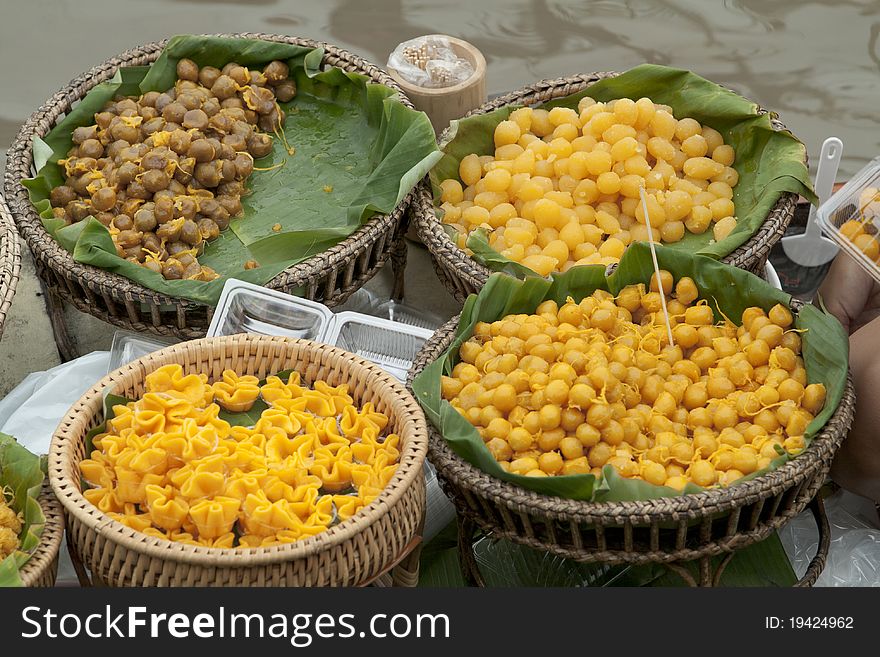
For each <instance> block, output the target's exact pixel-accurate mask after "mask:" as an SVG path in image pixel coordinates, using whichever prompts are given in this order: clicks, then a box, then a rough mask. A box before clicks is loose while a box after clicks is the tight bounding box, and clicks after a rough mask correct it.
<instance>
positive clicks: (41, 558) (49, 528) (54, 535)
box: [19, 480, 64, 587]
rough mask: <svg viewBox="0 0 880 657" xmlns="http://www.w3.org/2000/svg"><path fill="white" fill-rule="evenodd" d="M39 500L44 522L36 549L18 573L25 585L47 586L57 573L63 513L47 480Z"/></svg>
mask: <svg viewBox="0 0 880 657" xmlns="http://www.w3.org/2000/svg"><path fill="white" fill-rule="evenodd" d="M39 502H40V507H42V509H43V515H44V516H45V517H46V524H45V526H44V527H43V533H42V535H41V536H40V543H39V545H37V549H36V550H35V551H34V553H33V554H32V555H31V558H30V559H28V560H27V562H26V563H25V564H24V566H23V567H22V569H21V571H20V572H19V575H20V576H21V581H22V584H24V585H25V586H34V587H37V586H39V587H49V586H54V585H55V577H56V576H57V575H58V551H59V549H60V548H61V537H62V536H63V535H64V513H63V512H62V510H61V505H60V504H59V503H58V500H57V499H56V498H55V494H54V493H53V492H52V489H51V488H50V486H49V482H48V480H46V482H45V483H44V485H43V490H42V492H41V493H40V497H39Z"/></svg>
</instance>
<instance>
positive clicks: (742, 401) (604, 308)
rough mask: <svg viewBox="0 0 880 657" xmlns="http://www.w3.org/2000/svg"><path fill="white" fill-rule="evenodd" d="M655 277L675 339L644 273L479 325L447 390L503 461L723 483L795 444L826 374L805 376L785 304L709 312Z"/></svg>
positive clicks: (654, 479)
mask: <svg viewBox="0 0 880 657" xmlns="http://www.w3.org/2000/svg"><path fill="white" fill-rule="evenodd" d="M660 278H661V283H662V285H663V290H664V292H665V293H666V294H667V295H673V294H674V296H667V299H668V304H667V307H668V311H669V314H670V320H671V323H672V333H673V339H674V341H675V345H674V346H670V345H669V340H668V337H667V328H666V325H665V323H664V319H663V314H662V312H661V298H660V294H659V289H660V288H659V286H658V284H657V278H656V276H654V277H653V282H652V286H651V289H650V290H646V289H645V286H644V285H642V284H639V285H630V286H628V287H626V288H624V289H623V290H621V292H620V294H618V296H617V297H614V296H612V295H611V294H610V293H608V292H606V291H603V290H597V291H596V292H594V293H593V294H592V295H590V296H588V297H586V298H584V299H583V300H582V301H580V302H579V303H576V302H575V301H574V300H572V299H571V298H569V299H568V300H567V301H566V302H565V303H564V304H562V305H561V306H559V305H557V303H556V302H554V301H545V302H543V303H542V304H541V305H539V306H538V308H537V309H536V311H535V313H534V314H532V315H527V314H520V315H508V316H506V317H504V318H502V319H500V320H498V321H495V322H492V323H486V322H480V323H478V324H476V326H475V328H474V335H473V337H471V338H470V339H469V340H467V341H466V342H464V343H463V344H462V345H461V348H460V351H459V356H460V361H459V362H458V363H457V364H456V365H455V367H454V368H453V370H452V373H451V374H452V376H450V377H445V376H444V377H443V378H442V380H441V381H442V382H441V387H442V395H443V398H444V399H446V400H447V401H449V403H450V404H451V405H452V406H453V408H455V410H457V411H458V412H459V413H460V414H462V415H463V416H464V417H465V418H466V419H467V420H468V421H469V422H470V423H471V424H473V425H474V426H475V427H476V428H477V430H478V432H479V434H480V436H481V437H482V439H483V441H484V442H485V445H486V447H487V448H488V449H489V451H490V452H491V454H492V455H493V456H494V458H495V459H496V460H497V461H498V462H499V464H500V465H501V467H502V468H503V469H504V470H505V471H507V472H511V473H515V474H519V475H526V476H530V477H546V476H554V475H575V474H588V473H592V474H594V475H596V476H597V477H601V476H602V468H603V467H604V466H608V465H610V466H613V467H614V468H615V469H616V470H617V472H618V473H619V474H620V475H621V476H623V477H625V478H628V479H642V480H644V481H647V482H649V483H652V484H655V485H665V486H669V487H671V488H674V489H676V490H682V489H683V488H684V487H685V485H686V484H688V483H689V482H693V483H694V484H696V485H698V486H703V487H711V486H724V485H727V484H730V483H732V482H734V481H736V480H737V479H739V478H741V477H743V476H745V475H748V474H751V473H753V472H756V471H758V470H762V469H764V468H766V467H767V466H768V465H769V464H770V462H771V461H772V460H773V459H774V458H776V457H778V456H780V455H782V454H783V453H786V452H787V453H788V454H791V455H795V454H798V453H799V452H800V451H802V450H803V449H804V446H805V443H804V431H805V430H806V428H807V425H808V424H809V423H810V422H811V421H812V419H813V417H814V416H815V415H816V414H817V413H818V412H819V411H820V410H821V409H822V407H823V406H824V403H825V387H824V386H823V385H822V384H821V383H814V384H810V385H807V372H806V369H805V365H804V361H803V358H802V357H801V337H800V335H799V333H798V331H797V330H796V329H793V328H792V324H793V318H792V315H791V312H790V311H789V310H788V309H787V308H785V307H783V306H782V305H776V306H774V307H773V308H771V309H770V311H769V312H766V313H765V312H764V310H762V309H761V308H757V307H754V308H748V309H747V310H745V311H744V312H743V315H742V325H741V326H737V325H736V324H734V323H733V322H732V321H730V320H729V319H725V320H724V321H722V322H720V323H716V321H715V317H714V315H713V312H712V308H711V307H710V306H709V305H708V304H707V303H706V302H705V301H702V300H700V301H698V297H699V292H698V290H697V287H696V285H695V284H694V281H693V280H692V279H690V278H687V277H683V278H681V279H679V280H678V281H677V283H675V284H674V285H673V277H672V276H671V275H670V274H669V272H666V271H661V276H660Z"/></svg>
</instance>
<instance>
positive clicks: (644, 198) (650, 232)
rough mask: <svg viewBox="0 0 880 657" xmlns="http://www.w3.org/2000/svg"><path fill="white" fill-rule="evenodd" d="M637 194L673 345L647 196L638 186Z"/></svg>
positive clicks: (673, 344)
mask: <svg viewBox="0 0 880 657" xmlns="http://www.w3.org/2000/svg"><path fill="white" fill-rule="evenodd" d="M639 196H640V197H641V199H642V212H643V213H644V215H645V226H646V227H647V229H648V246H649V247H650V249H651V260H652V261H653V262H654V276H656V277H657V289H658V290H659V291H660V306H661V307H662V308H663V319H664V320H666V331H667V333H668V336H669V346H671V347H672V346H675V341H674V340H673V339H672V324H671V323H670V321H669V311H668V310H666V293H665V292H664V291H663V282H662V281H661V280H660V265H659V264H658V263H657V251H656V250H655V249H654V231H653V229H652V228H651V222H650V221H649V220H648V197H647V195H646V194H645V188H644V187H639Z"/></svg>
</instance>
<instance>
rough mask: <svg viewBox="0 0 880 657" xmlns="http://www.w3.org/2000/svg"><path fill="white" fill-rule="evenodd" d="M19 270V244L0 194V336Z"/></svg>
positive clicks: (13, 225)
mask: <svg viewBox="0 0 880 657" xmlns="http://www.w3.org/2000/svg"><path fill="white" fill-rule="evenodd" d="M20 271H21V245H20V244H19V242H18V233H16V232H15V224H14V223H13V222H12V215H10V214H9V208H7V207H6V203H5V202H4V201H3V197H2V196H0V336H2V335H3V325H4V324H5V323H6V313H8V312H9V307H10V306H11V305H12V297H13V296H14V295H15V286H16V285H17V284H18V275H19V272H20Z"/></svg>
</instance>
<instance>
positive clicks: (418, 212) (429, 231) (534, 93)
mask: <svg viewBox="0 0 880 657" xmlns="http://www.w3.org/2000/svg"><path fill="white" fill-rule="evenodd" d="M616 75H618V73H587V74H582V75H574V76H571V77H567V78H559V79H556V80H542V81H540V82H537V83H535V84H533V85H530V86H527V87H523V88H521V89H518V90H516V91H512V92H510V93H508V94H505V95H503V96H499V97H498V98H495V99H493V100H490V101H489V102H488V103H486V104H485V105H483V106H481V107H478V108H477V109H475V110H473V111H471V112H468V113H467V114H466V115H465V116H473V115H474V114H486V113H488V112H491V111H493V110H496V109H498V108H500V107H504V106H505V105H510V104H513V103H516V104H521V105H536V104H539V103H545V102H547V101H549V100H552V99H554V98H562V97H564V96H569V95H571V94H574V93H577V92H578V91H582V90H583V89H585V88H586V87H588V86H589V85H591V84H593V83H594V82H597V81H599V80H602V79H603V78H609V77H614V76H616ZM759 111H761V112H764V111H766V110H763V109H760V110H759ZM772 124H773V127H774V128H776V129H777V130H783V129H785V126H784V125H782V123H780V122H779V121H778V120H776V119H775V118H773V119H772ZM451 136H452V135H451V134H450V129H449V128H447V129H446V130H445V131H444V132H443V134H442V135H440V140H439V141H440V143H441V144H442V143H444V142H445V141H446V140H448V139H450V138H451ZM418 191H419V195H418V197H417V198H416V199H415V200H414V204H415V205H414V208H413V216H414V221H415V228H416V231H417V232H418V235H419V238H420V239H421V241H422V242H423V243H424V244H425V246H426V247H427V248H428V251H430V252H431V259H432V260H433V261H434V269H435V271H436V272H437V276H439V277H440V280H441V282H442V283H443V285H444V286H445V287H446V289H447V290H448V291H449V293H450V294H451V295H452V296H454V297H455V298H456V299H457V300H458V301H460V302H463V301H464V300H465V299H466V298H467V296H468V295H469V294H471V293H474V292H478V291H479V290H480V289H481V288H482V287H483V285H485V284H486V280H487V279H488V278H489V276H490V275H491V274H492V271H490V270H489V268H487V267H485V266H483V265H481V264H480V263H478V262H477V261H476V260H474V259H473V258H471V257H469V256H468V255H467V254H466V253H465V252H464V251H462V250H461V249H459V248H458V247H457V246H456V244H455V242H453V241H452V239H451V238H450V237H449V235H448V234H447V232H446V231H445V230H444V227H443V224H442V222H441V221H440V220H439V219H438V218H437V214H436V212H435V209H434V202H433V198H432V196H431V193H430V190H428V189H427V188H421V189H420V190H418ZM796 203H797V195H796V194H792V193H790V192H785V193H783V194H782V196H780V197H779V200H778V201H777V202H776V205H774V206H773V208H771V210H770V213H769V214H768V215H767V218H766V219H765V220H764V223H763V224H762V225H761V227H760V229H759V230H758V231H757V232H756V233H755V234H754V235H752V236H751V237H750V238H749V240H748V241H747V242H746V243H745V244H743V245H742V246H740V247H739V248H737V249H736V250H735V251H734V252H733V253H731V254H730V255H728V256H727V257H725V258H723V259H722V262H726V263H727V264H729V265H733V266H735V267H739V268H741V269H747V270H748V271H751V272H752V273H755V274H758V275H759V276H760V275H761V273H762V270H763V268H764V263H765V262H766V261H767V256H768V255H769V254H770V249H771V248H772V247H773V245H774V244H775V243H776V242H777V241H779V239H781V238H782V236H783V234H784V233H785V229H786V227H787V226H788V223H789V221H791V218H792V217H793V216H794V208H795V204H796Z"/></svg>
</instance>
